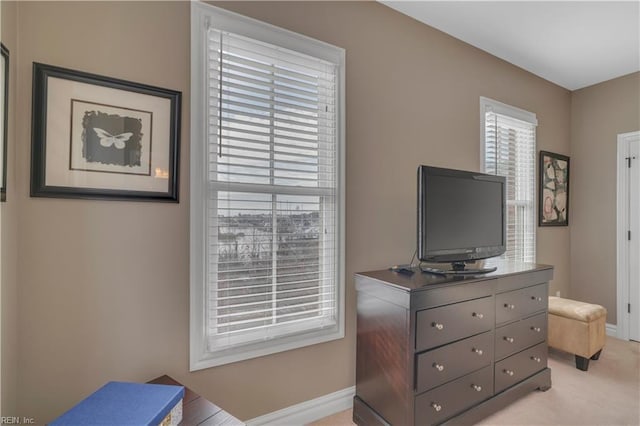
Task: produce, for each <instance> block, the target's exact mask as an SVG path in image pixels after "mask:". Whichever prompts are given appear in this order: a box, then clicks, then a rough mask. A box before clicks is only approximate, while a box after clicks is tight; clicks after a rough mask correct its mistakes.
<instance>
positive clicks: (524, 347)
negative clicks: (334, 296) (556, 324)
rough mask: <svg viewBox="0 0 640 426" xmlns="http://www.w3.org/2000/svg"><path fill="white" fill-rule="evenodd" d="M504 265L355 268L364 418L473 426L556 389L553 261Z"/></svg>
mask: <svg viewBox="0 0 640 426" xmlns="http://www.w3.org/2000/svg"><path fill="white" fill-rule="evenodd" d="M497 265H498V270H497V271H495V272H492V273H490V274H485V275H476V276H459V275H458V276H457V275H448V276H440V275H433V274H428V273H422V272H420V271H417V272H415V273H414V274H413V275H407V274H402V273H398V272H392V271H389V270H381V271H373V272H364V273H359V274H356V291H357V298H358V302H357V303H358V326H357V327H358V332H357V333H358V334H357V356H356V396H355V398H354V408H353V420H354V422H355V423H357V424H358V425H361V426H362V425H387V424H392V425H399V426H401V425H430V424H441V423H449V422H450V423H455V424H460V423H467V424H468V423H473V422H475V421H477V420H479V419H481V418H483V417H485V416H487V415H489V414H491V413H493V412H495V411H497V410H499V409H500V408H501V407H504V406H505V405H507V404H509V403H511V402H512V401H513V400H515V399H517V398H519V397H521V396H522V395H524V394H526V393H528V392H531V391H533V390H535V389H539V390H543V391H544V390H547V389H549V388H550V387H551V370H550V369H549V368H547V303H548V297H547V292H548V289H547V288H548V282H549V280H551V278H552V276H553V267H551V266H546V265H535V264H522V263H510V262H502V263H498V264H497Z"/></svg>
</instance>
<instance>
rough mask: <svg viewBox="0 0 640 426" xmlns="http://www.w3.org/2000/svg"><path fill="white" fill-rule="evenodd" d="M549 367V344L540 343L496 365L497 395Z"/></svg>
mask: <svg viewBox="0 0 640 426" xmlns="http://www.w3.org/2000/svg"><path fill="white" fill-rule="evenodd" d="M546 366H547V344H546V343H540V344H538V345H536V346H534V347H532V348H530V349H526V350H524V351H522V352H520V353H517V354H515V355H512V356H510V357H509V358H505V359H503V360H502V361H500V362H497V363H496V369H495V375H496V376H495V384H496V393H498V392H502V391H503V390H505V389H506V388H508V387H509V386H512V385H515V384H516V383H518V382H519V381H521V380H523V379H526V378H527V377H529V376H531V375H532V374H534V373H537V372H538V371H540V370H542V369H544V368H545V367H546Z"/></svg>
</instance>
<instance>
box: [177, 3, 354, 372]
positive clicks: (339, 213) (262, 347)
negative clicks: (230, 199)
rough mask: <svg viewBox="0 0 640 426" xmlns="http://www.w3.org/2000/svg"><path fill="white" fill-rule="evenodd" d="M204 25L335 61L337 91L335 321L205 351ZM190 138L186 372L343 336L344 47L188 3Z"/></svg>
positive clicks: (213, 8) (221, 10) (209, 7)
mask: <svg viewBox="0 0 640 426" xmlns="http://www.w3.org/2000/svg"><path fill="white" fill-rule="evenodd" d="M209 26H212V27H215V28H216V29H219V30H222V31H229V32H232V33H235V34H239V35H243V36H246V37H249V38H252V39H255V40H261V41H264V42H267V43H271V44H273V45H277V46H280V47H283V48H287V49H291V50H294V51H298V52H302V53H305V54H307V55H310V56H313V57H317V58H320V59H325V60H327V61H330V62H333V63H335V64H336V65H338V75H337V78H338V94H337V99H336V101H337V108H338V111H337V114H336V116H337V126H336V130H337V141H336V143H337V147H336V153H337V159H338V162H337V164H338V175H337V183H336V198H335V200H336V204H337V206H336V217H337V224H336V226H337V227H338V230H337V233H336V235H337V241H336V246H337V250H338V254H337V263H336V269H337V283H336V308H337V309H336V311H337V324H336V326H334V327H332V328H329V329H325V330H312V331H309V332H304V333H300V334H296V335H291V336H286V337H283V338H278V339H272V340H268V341H261V342H257V343H252V344H248V345H243V346H240V347H237V348H232V349H228V350H223V351H216V352H212V351H209V350H208V343H207V342H208V339H209V337H208V336H207V333H206V329H207V325H206V320H205V319H206V314H207V312H206V306H205V298H206V297H207V296H206V295H207V293H208V283H207V282H206V280H205V270H206V269H205V262H206V261H207V259H206V258H205V257H206V252H207V251H206V246H207V244H208V236H207V233H206V232H205V226H206V218H205V216H206V213H207V211H208V207H207V201H208V198H209V195H208V185H207V184H206V182H207V179H208V177H207V176H206V170H207V166H206V161H207V157H208V156H207V155H206V152H207V146H208V141H207V136H206V135H207V119H206V116H207V110H208V108H207V107H206V105H207V101H208V97H207V96H205V94H206V90H204V89H205V88H206V87H207V83H206V80H205V78H206V63H205V61H206V54H205V47H206V33H207V28H208V27H209ZM190 126H191V141H192V143H191V144H190V150H191V152H190V159H191V166H190V185H191V190H190V256H189V263H190V264H189V268H190V355H189V357H190V371H196V370H200V369H204V368H210V367H214V366H218V365H223V364H228V363H232V362H237V361H241V360H246V359H251V358H255V357H259V356H264V355H268V354H273V353H277V352H282V351H286V350H291V349H295V348H300V347H304V346H309V345H314V344H318V343H322V342H327V341H331V340H336V339H340V338H343V337H344V328H345V226H344V224H345V151H346V150H345V51H344V49H341V48H338V47H335V46H332V45H330V44H327V43H324V42H321V41H318V40H315V39H312V38H309V37H306V36H304V35H300V34H297V33H294V32H291V31H288V30H285V29H282V28H279V27H275V26H273V25H270V24H267V23H264V22H261V21H258V20H255V19H252V18H248V17H245V16H242V15H238V14H236V13H233V12H229V11H227V10H224V9H221V8H218V7H215V6H211V5H208V4H204V3H201V2H192V3H191V121H190Z"/></svg>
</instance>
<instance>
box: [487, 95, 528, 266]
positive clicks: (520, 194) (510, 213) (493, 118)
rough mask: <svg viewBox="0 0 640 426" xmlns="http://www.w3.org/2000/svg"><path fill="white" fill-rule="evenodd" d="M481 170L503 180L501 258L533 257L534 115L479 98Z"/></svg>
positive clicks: (523, 260) (520, 258)
mask: <svg viewBox="0 0 640 426" xmlns="http://www.w3.org/2000/svg"><path fill="white" fill-rule="evenodd" d="M481 111H482V112H483V126H482V127H483V135H482V140H483V160H484V161H483V163H484V172H485V173H491V174H497V175H500V176H504V177H505V178H506V180H507V225H506V226H507V249H506V252H505V254H504V255H503V257H505V258H506V259H509V260H515V261H521V262H535V260H536V223H535V219H536V201H535V200H536V198H535V179H536V171H535V156H536V125H537V120H536V118H535V114H532V113H529V112H526V111H523V110H520V109H517V108H514V107H510V106H508V105H505V104H501V103H499V102H496V101H492V100H489V99H486V98H481Z"/></svg>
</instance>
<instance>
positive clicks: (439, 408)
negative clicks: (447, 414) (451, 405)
mask: <svg viewBox="0 0 640 426" xmlns="http://www.w3.org/2000/svg"><path fill="white" fill-rule="evenodd" d="M431 407H433V409H434V410H436V411H440V410H442V405H440V404H438V403H437V402H432V403H431Z"/></svg>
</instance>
